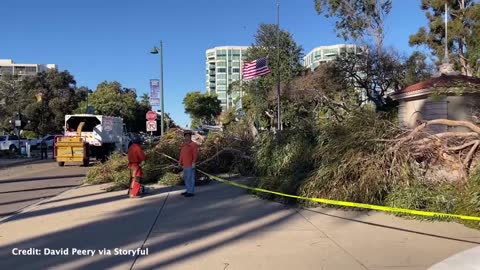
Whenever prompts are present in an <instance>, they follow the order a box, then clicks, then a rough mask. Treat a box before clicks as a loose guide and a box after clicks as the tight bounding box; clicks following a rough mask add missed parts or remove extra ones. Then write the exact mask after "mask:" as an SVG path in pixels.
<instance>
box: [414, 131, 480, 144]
mask: <svg viewBox="0 0 480 270" xmlns="http://www.w3.org/2000/svg"><path fill="white" fill-rule="evenodd" d="M450 137H457V138H469V137H480V134H478V133H476V132H443V133H438V134H434V135H430V136H429V137H428V138H423V139H420V140H417V141H413V142H412V143H413V144H424V143H428V142H429V141H431V140H434V139H446V138H450Z"/></svg>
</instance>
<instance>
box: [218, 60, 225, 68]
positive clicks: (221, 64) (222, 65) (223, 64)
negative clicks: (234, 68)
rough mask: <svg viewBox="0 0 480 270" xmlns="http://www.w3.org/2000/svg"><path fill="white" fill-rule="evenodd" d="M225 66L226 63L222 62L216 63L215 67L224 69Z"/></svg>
mask: <svg viewBox="0 0 480 270" xmlns="http://www.w3.org/2000/svg"><path fill="white" fill-rule="evenodd" d="M225 66H227V63H226V62H224V61H221V62H217V67H225Z"/></svg>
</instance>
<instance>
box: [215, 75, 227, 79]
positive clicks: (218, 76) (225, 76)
mask: <svg viewBox="0 0 480 270" xmlns="http://www.w3.org/2000/svg"><path fill="white" fill-rule="evenodd" d="M226 78H227V74H217V79H222V80H225V79H226Z"/></svg>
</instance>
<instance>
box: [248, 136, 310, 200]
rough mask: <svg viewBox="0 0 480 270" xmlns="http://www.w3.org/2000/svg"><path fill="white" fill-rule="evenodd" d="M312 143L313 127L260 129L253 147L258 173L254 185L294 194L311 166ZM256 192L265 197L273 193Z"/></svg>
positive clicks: (269, 196) (271, 196)
mask: <svg viewBox="0 0 480 270" xmlns="http://www.w3.org/2000/svg"><path fill="white" fill-rule="evenodd" d="M315 145H316V141H315V135H314V132H313V131H303V132H298V131H295V130H285V131H281V132H278V133H277V134H272V133H269V132H265V133H261V134H260V137H259V139H258V141H257V142H256V143H255V147H254V150H255V154H254V158H255V168H256V171H257V174H258V176H259V177H258V178H257V179H256V181H255V183H254V184H255V186H257V187H260V188H264V189H268V190H272V191H278V192H283V193H288V194H297V193H298V189H299V187H300V186H301V184H302V182H303V181H304V179H305V178H306V177H307V176H308V174H309V173H310V172H311V171H312V169H313V165H314V160H313V159H312V156H313V150H314V149H315ZM258 195H260V196H262V197H264V198H273V197H276V196H274V195H270V194H264V193H259V194H258ZM278 199H280V198H278ZM283 199H284V198H282V200H283ZM287 201H291V200H287Z"/></svg>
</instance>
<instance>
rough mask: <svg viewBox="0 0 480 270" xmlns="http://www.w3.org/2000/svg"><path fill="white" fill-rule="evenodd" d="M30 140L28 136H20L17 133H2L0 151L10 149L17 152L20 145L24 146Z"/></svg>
mask: <svg viewBox="0 0 480 270" xmlns="http://www.w3.org/2000/svg"><path fill="white" fill-rule="evenodd" d="M27 141H28V140H27V139H26V138H22V137H20V139H19V138H18V136H17V135H2V136H0V151H10V152H11V153H15V152H17V151H18V147H19V145H20V147H22V146H24V145H25V143H26V142H27Z"/></svg>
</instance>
